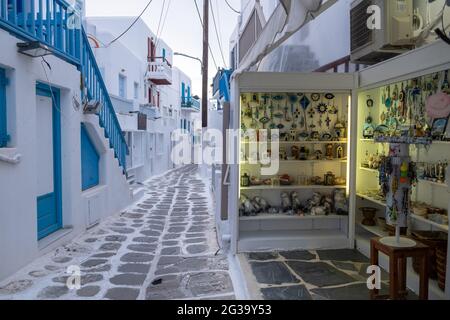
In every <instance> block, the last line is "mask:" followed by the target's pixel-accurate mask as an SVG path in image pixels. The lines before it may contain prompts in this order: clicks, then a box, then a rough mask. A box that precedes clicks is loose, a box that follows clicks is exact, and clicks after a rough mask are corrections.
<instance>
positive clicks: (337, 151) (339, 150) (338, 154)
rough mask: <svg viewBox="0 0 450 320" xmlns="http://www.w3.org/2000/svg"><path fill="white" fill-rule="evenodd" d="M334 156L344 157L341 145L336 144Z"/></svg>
mask: <svg viewBox="0 0 450 320" xmlns="http://www.w3.org/2000/svg"><path fill="white" fill-rule="evenodd" d="M336 158H338V159H343V158H344V148H343V147H342V146H338V147H337V148H336Z"/></svg>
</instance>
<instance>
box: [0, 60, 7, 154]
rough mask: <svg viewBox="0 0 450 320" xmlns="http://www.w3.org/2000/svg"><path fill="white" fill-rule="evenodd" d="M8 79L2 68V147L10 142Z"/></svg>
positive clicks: (0, 120) (0, 107)
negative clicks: (7, 105)
mask: <svg viewBox="0 0 450 320" xmlns="http://www.w3.org/2000/svg"><path fill="white" fill-rule="evenodd" d="M7 84H8V79H7V78H6V71H5V69H2V68H0V148H4V147H6V146H7V144H8V140H9V137H8V127H7V112H6V85H7Z"/></svg>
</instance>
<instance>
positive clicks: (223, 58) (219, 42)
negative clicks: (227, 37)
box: [205, 0, 227, 68]
mask: <svg viewBox="0 0 450 320" xmlns="http://www.w3.org/2000/svg"><path fill="white" fill-rule="evenodd" d="M205 1H208V0H205ZM209 3H210V6H211V14H212V17H213V22H214V30H215V31H216V37H217V42H218V44H219V50H220V54H221V56H222V60H223V65H224V67H225V68H227V63H226V61H225V56H224V54H223V49H222V43H221V41H220V36H219V30H218V29H217V24H216V17H215V14H214V8H213V5H212V1H211V0H209Z"/></svg>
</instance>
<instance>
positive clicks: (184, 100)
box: [181, 82, 186, 104]
mask: <svg viewBox="0 0 450 320" xmlns="http://www.w3.org/2000/svg"><path fill="white" fill-rule="evenodd" d="M181 103H182V104H184V103H186V84H185V83H184V82H182V83H181Z"/></svg>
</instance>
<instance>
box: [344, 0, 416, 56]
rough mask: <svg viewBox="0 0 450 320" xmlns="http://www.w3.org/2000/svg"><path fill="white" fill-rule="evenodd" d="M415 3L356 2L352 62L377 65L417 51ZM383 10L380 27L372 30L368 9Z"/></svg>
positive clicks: (401, 0) (399, 0) (397, 0)
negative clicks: (415, 47)
mask: <svg viewBox="0 0 450 320" xmlns="http://www.w3.org/2000/svg"><path fill="white" fill-rule="evenodd" d="M413 3H414V1H413V0H356V1H354V2H353V3H352V6H351V12H350V19H351V23H350V24H351V60H352V62H354V63H360V64H368V65H370V64H375V63H379V62H381V61H384V60H387V59H390V58H392V57H394V56H396V55H399V54H401V53H403V52H405V51H407V50H411V49H412V48H414V44H415V39H414V21H413V20H414V19H413V17H414V4H413ZM372 5H375V6H378V7H379V8H380V9H381V12H380V13H381V21H380V22H381V28H380V29H369V28H368V26H367V21H368V20H369V18H370V17H371V13H368V12H367V11H368V8H369V7H370V6H372Z"/></svg>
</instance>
